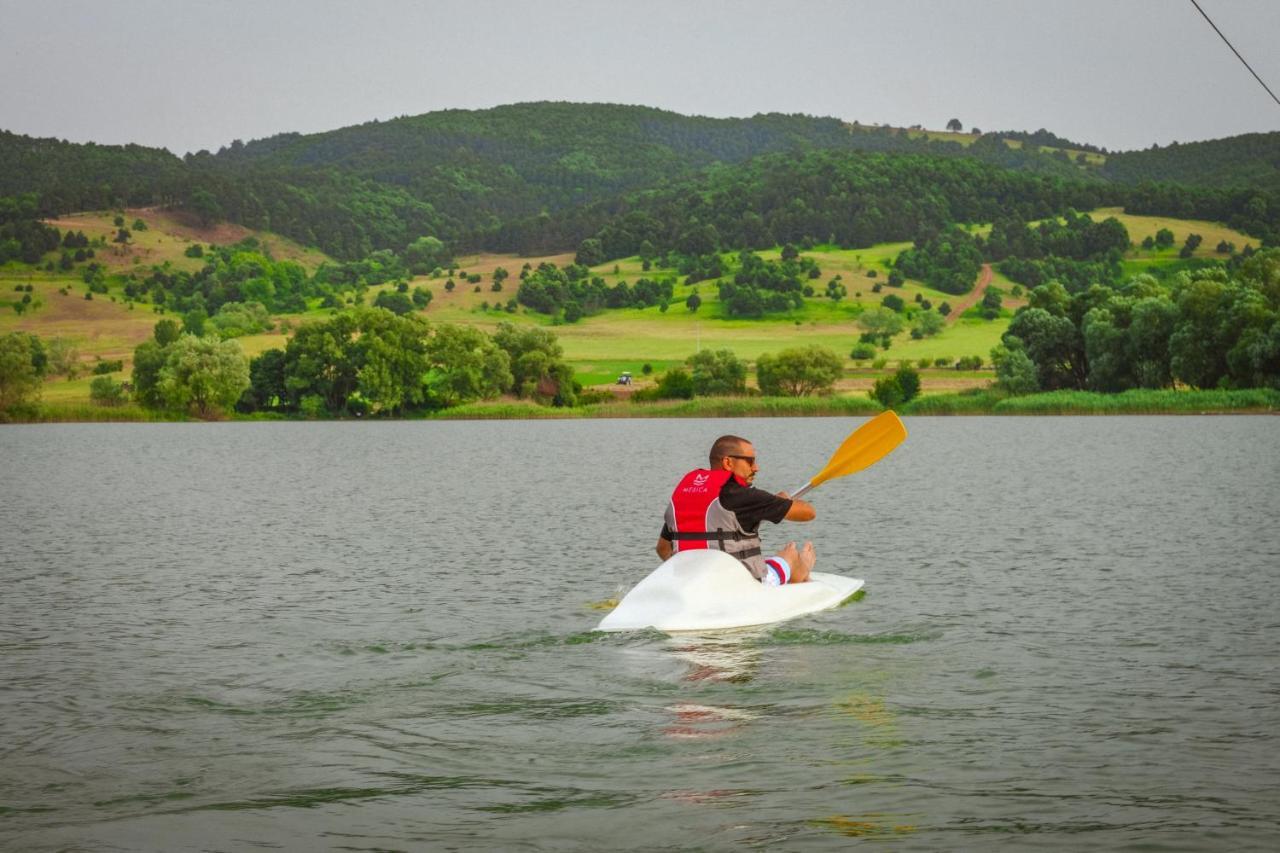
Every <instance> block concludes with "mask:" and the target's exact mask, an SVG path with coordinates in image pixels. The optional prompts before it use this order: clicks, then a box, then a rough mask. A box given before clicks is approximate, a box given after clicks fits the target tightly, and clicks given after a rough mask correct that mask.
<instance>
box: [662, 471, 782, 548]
mask: <svg viewBox="0 0 1280 853" xmlns="http://www.w3.org/2000/svg"><path fill="white" fill-rule="evenodd" d="M720 506H722V507H724V508H725V509H727V510H730V511H732V512H733V514H734V515H736V516H737V517H738V523H739V524H741V525H742V529H743V530H745V531H747V532H748V533H755V532H756V531H757V530H758V529H759V528H760V522H762V521H771V522H773V523H774V524H777V523H778V522H779V521H782V520H783V519H784V518H786V517H787V513H788V512H790V511H791V499H790V498H780V497H778V496H777V495H775V494H773V493H771V492H766V491H765V490H764V489H757V488H756V487H755V486H744V485H742V484H740V483H739V482H738V481H737V479H735V478H734V477H730V478H729V479H728V480H727V481H726V482H725V484H724V485H723V486H721V487H720ZM662 538H663V539H666V540H667V541H668V542H670V541H672V539H671V528H669V527H667V525H666V524H665V523H664V524H663V525H662Z"/></svg>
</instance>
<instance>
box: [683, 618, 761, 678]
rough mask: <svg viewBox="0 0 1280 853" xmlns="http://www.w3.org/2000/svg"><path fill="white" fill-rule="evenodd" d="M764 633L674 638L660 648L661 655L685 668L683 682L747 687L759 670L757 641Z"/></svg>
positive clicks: (744, 632)
mask: <svg viewBox="0 0 1280 853" xmlns="http://www.w3.org/2000/svg"><path fill="white" fill-rule="evenodd" d="M767 633H768V629H766V628H755V629H747V630H737V631H721V632H718V633H706V634H692V633H684V634H675V635H672V636H671V637H670V638H669V639H668V640H667V641H666V643H665V644H664V645H663V651H664V652H666V653H667V654H670V655H671V656H673V657H675V658H676V659H678V660H680V661H681V662H683V663H685V664H686V665H687V667H688V670H687V671H686V672H685V674H684V675H683V676H682V678H683V680H685V681H713V682H714V681H727V682H731V683H734V684H748V683H750V682H751V680H752V678H754V677H755V674H756V672H757V671H758V670H759V668H760V658H761V656H762V655H763V649H762V647H761V646H760V645H759V640H760V639H761V638H763V637H765V636H766V635H767Z"/></svg>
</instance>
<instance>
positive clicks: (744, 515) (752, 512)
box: [656, 435, 816, 586]
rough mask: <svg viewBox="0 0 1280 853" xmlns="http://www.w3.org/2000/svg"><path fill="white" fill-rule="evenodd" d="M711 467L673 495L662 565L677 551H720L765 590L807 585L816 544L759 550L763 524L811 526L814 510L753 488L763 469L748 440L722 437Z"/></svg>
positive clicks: (782, 494) (662, 542)
mask: <svg viewBox="0 0 1280 853" xmlns="http://www.w3.org/2000/svg"><path fill="white" fill-rule="evenodd" d="M710 462H711V465H710V467H709V468H705V469H704V468H699V469H696V470H693V471H690V472H689V473H688V474H686V475H685V476H684V477H683V478H682V479H681V480H680V483H679V485H677V486H676V489H675V491H674V492H672V494H671V501H670V502H669V503H668V505H667V511H666V513H665V517H664V523H663V525H662V533H661V535H660V536H659V537H658V545H657V549H656V550H657V552H658V556H659V557H661V558H662V559H663V560H664V561H665V560H667V559H668V558H669V557H670V556H671V555H672V554H674V553H675V552H676V551H687V550H690V549H696V548H718V549H720V550H722V551H725V552H726V553H728V554H731V555H733V556H734V557H737V558H738V559H739V560H741V561H742V562H743V564H744V565H746V567H747V569H749V570H750V572H751V574H752V576H753V577H754V578H755V579H756V580H758V581H760V582H761V583H763V584H765V585H766V586H781V585H782V584H786V583H803V582H804V581H807V580H808V579H809V572H810V571H811V570H812V569H813V563H814V560H815V558H816V555H815V553H814V550H813V543H812V542H806V543H804V547H803V548H799V549H797V548H796V543H794V542H788V543H787V546H786V547H785V548H783V549H782V550H781V551H779V552H778V554H777V556H774V557H769V558H765V557H764V556H763V552H762V551H761V549H760V534H759V529H760V522H762V521H770V522H773V523H774V524H777V523H778V522H780V521H783V520H786V521H812V520H813V518H814V515H815V513H814V510H813V505H812V504H810V503H808V502H807V501H802V500H798V499H794V498H791V497H789V496H788V495H787V493H786V492H779V493H778V494H776V495H774V494H770V493H769V492H766V491H764V490H763V489H757V488H755V487H754V486H752V485H751V484H752V483H753V482H754V481H755V479H756V473H757V472H759V470H760V466H758V465H757V464H756V449H755V447H754V446H753V445H752V444H751V442H749V441H747V440H746V439H745V438H739V437H738V436H736V435H724V436H721V437H720V438H718V439H716V442H715V444H713V445H712V446H711V454H710Z"/></svg>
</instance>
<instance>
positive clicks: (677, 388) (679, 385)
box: [657, 367, 694, 400]
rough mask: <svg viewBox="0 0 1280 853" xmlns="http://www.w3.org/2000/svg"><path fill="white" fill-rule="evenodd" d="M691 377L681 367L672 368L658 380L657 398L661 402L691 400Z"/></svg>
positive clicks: (692, 390) (692, 391)
mask: <svg viewBox="0 0 1280 853" xmlns="http://www.w3.org/2000/svg"><path fill="white" fill-rule="evenodd" d="M693 393H694V388H693V376H692V375H690V373H689V371H687V370H685V369H684V368H683V367H673V368H671V369H670V370H668V371H667V372H666V373H664V374H662V378H661V379H659V380H658V388H657V396H658V398H659V399H662V400H692V399H693Z"/></svg>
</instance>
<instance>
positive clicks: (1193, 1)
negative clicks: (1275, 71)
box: [1191, 0, 1280, 106]
mask: <svg viewBox="0 0 1280 853" xmlns="http://www.w3.org/2000/svg"><path fill="white" fill-rule="evenodd" d="M1191 5H1192V6H1195V7H1196V11H1197V12H1199V13H1200V14H1201V15H1204V19H1205V20H1206V21H1208V22H1209V26H1211V27H1213V31H1214V32H1215V33H1217V34H1218V37H1219V38H1221V39H1222V40H1223V41H1224V42H1226V43H1227V47H1229V48H1231V52H1232V53H1234V54H1235V55H1236V59H1238V60H1240V61H1241V62H1243V63H1244V67H1245V68H1248V69H1249V73H1250V74H1252V75H1253V79H1255V80H1257V81H1258V83H1259V84H1260V85H1261V86H1262V88H1264V89H1266V90H1267V94H1268V95H1270V96H1271V100H1273V101H1275V102H1276V105H1277V106H1280V98H1277V97H1276V93H1275V92H1273V91H1271V87H1270V86H1268V85H1267V84H1266V83H1263V82H1262V78H1261V77H1259V76H1258V72H1257V71H1254V70H1253V66H1252V65H1250V64H1249V63H1248V62H1245V59H1244V57H1243V56H1241V55H1240V51H1238V50H1236V48H1235V45H1233V44H1232V43H1231V42H1230V41H1227V37H1226V36H1224V35H1223V34H1222V30H1220V29H1218V25H1217V24H1215V23H1214V22H1213V19H1212V18H1210V17H1209V16H1208V15H1207V14H1205V11H1204V9H1201V8H1200V4H1199V3H1197V2H1196V0H1191Z"/></svg>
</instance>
